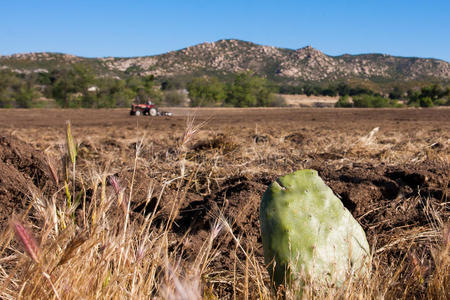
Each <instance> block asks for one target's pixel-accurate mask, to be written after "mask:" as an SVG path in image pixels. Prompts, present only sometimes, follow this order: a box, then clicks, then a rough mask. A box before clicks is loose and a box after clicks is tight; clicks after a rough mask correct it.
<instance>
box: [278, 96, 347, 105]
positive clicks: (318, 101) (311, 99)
mask: <svg viewBox="0 0 450 300" xmlns="http://www.w3.org/2000/svg"><path fill="white" fill-rule="evenodd" d="M281 96H282V97H283V98H284V99H285V100H286V103H287V105H289V106H334V104H335V103H336V102H337V101H338V100H339V97H327V96H313V95H311V96H306V95H281Z"/></svg>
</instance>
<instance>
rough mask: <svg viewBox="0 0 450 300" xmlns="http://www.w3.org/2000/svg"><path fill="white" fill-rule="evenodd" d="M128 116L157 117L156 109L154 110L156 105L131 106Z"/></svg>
mask: <svg viewBox="0 0 450 300" xmlns="http://www.w3.org/2000/svg"><path fill="white" fill-rule="evenodd" d="M130 115H132V116H140V115H149V116H152V117H155V116H157V115H158V109H157V108H156V105H154V104H152V103H151V102H150V103H147V104H131V110H130Z"/></svg>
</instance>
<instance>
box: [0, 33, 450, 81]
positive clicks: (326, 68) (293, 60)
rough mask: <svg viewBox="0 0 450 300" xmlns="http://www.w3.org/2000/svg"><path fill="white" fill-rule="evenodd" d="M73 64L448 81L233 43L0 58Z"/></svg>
mask: <svg viewBox="0 0 450 300" xmlns="http://www.w3.org/2000/svg"><path fill="white" fill-rule="evenodd" d="M74 63H85V64H88V65H90V66H91V67H92V68H93V69H94V70H95V71H96V73H97V74H98V75H102V76H119V77H122V76H125V75H129V74H139V75H154V76H157V77H179V76H188V77H189V76H191V77H192V76H201V75H216V76H226V75H229V74H235V73H239V72H246V71H252V72H255V73H256V74H258V75H260V76H264V77H267V78H270V79H273V80H275V81H280V82H296V81H303V82H322V81H347V80H351V79H355V78H356V79H359V80H368V81H383V82H392V81H414V80H429V81H438V82H449V81H450V63H449V62H446V61H444V60H440V59H435V58H420V57H403V56H392V55H388V54H380V53H367V54H355V55H353V54H342V55H337V56H331V55H327V54H324V53H323V52H321V51H320V50H317V49H315V48H313V47H311V46H305V47H302V48H299V49H289V48H280V47H274V46H265V45H259V44H255V43H252V42H248V41H242V40H237V39H222V40H218V41H216V42H205V43H201V44H197V45H193V46H189V47H186V48H183V49H180V50H174V51H170V52H167V53H163V54H157V55H150V56H136V57H101V58H88V57H81V56H75V55H71V54H64V53H51V52H34V53H19V54H12V55H7V56H0V69H11V70H13V71H16V72H24V73H27V72H28V73H29V72H35V71H36V70H39V71H43V72H45V70H47V72H50V71H52V70H54V69H57V68H61V67H65V66H66V65H71V64H74Z"/></svg>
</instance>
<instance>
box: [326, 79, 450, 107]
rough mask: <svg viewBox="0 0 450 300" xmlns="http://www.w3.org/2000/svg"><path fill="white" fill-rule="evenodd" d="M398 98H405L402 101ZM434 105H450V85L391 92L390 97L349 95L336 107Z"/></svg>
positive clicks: (341, 98) (340, 99)
mask: <svg viewBox="0 0 450 300" xmlns="http://www.w3.org/2000/svg"><path fill="white" fill-rule="evenodd" d="M397 99H401V100H405V101H403V103H400V102H399V101H398V100H397ZM405 105H408V106H413V107H433V106H444V105H445V106H449V105H450V87H446V88H443V87H442V86H441V85H438V84H433V85H430V86H425V87H423V88H421V89H420V90H419V91H412V90H409V91H408V92H407V93H406V94H403V93H401V94H397V93H390V94H389V97H383V96H381V95H379V94H361V95H356V96H353V97H352V101H350V97H349V95H343V96H341V97H339V100H338V101H337V102H336V104H335V106H336V107H375V108H377V107H402V106H405Z"/></svg>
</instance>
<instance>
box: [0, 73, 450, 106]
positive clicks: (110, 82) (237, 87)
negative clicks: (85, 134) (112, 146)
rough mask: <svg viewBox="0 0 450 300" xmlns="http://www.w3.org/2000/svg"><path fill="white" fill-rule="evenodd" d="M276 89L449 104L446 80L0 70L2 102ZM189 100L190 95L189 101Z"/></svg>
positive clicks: (193, 97) (371, 101)
mask: <svg viewBox="0 0 450 300" xmlns="http://www.w3.org/2000/svg"><path fill="white" fill-rule="evenodd" d="M280 94H304V95H307V96H311V95H316V96H331V97H336V96H339V100H338V101H337V103H336V106H337V107H400V106H405V105H409V106H415V107H419V106H421V107H431V106H440V105H450V100H449V99H450V86H445V87H443V86H441V85H438V84H432V85H429V86H424V87H422V88H421V89H420V90H415V91H413V90H407V91H405V90H404V89H402V88H401V87H399V86H395V87H394V88H392V89H391V90H390V91H389V93H384V94H381V93H379V92H376V91H373V90H371V89H370V88H367V87H362V86H354V85H350V84H347V83H338V84H328V85H314V84H309V83H305V84H299V85H277V84H275V83H274V82H271V81H269V80H267V79H266V78H263V77H260V76H257V75H255V74H254V73H252V72H244V73H240V74H236V75H232V76H228V77H226V78H222V79H219V78H217V77H214V76H202V77H196V78H183V79H182V80H180V79H176V78H165V79H164V78H155V77H154V76H152V75H150V76H142V75H141V76H139V75H128V76H127V77H126V78H123V79H122V78H119V77H107V76H97V75H96V74H95V72H94V71H93V70H92V69H91V68H89V67H88V66H86V65H84V64H74V65H72V66H71V67H70V68H62V69H58V70H53V71H51V72H30V73H27V74H22V73H16V72H12V71H10V70H5V69H3V70H0V108H10V107H16V108H32V107H48V106H56V107H63V108H114V107H127V106H129V105H130V104H131V103H132V102H140V103H144V102H146V101H148V100H151V101H152V102H154V103H156V104H158V105H161V104H164V105H168V106H179V105H186V104H187V103H189V105H190V106H213V107H214V106H229V107H258V106H285V105H286V103H285V100H284V98H283V97H282V96H281V95H280ZM188 100H189V101H188Z"/></svg>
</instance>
